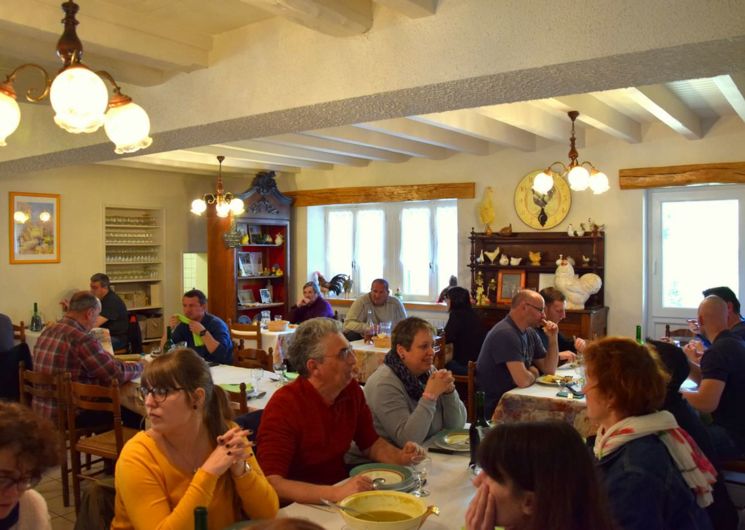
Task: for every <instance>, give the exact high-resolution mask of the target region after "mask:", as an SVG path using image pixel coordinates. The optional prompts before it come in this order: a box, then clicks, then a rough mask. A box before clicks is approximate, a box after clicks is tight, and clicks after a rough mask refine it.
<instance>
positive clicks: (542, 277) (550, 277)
mask: <svg viewBox="0 0 745 530" xmlns="http://www.w3.org/2000/svg"><path fill="white" fill-rule="evenodd" d="M555 281H556V274H554V273H553V272H542V273H540V274H539V275H538V290H539V291H542V290H543V289H545V288H546V287H554V282H555Z"/></svg>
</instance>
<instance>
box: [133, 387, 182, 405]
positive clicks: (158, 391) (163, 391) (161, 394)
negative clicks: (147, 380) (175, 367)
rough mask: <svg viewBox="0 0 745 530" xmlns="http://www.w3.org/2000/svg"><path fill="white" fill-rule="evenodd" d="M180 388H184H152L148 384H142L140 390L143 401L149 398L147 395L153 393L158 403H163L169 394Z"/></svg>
mask: <svg viewBox="0 0 745 530" xmlns="http://www.w3.org/2000/svg"><path fill="white" fill-rule="evenodd" d="M179 390H183V388H180V387H177V388H150V387H147V386H141V387H140V389H139V392H140V396H141V397H142V401H145V400H146V399H147V395H148V394H151V395H152V396H153V400H155V402H156V403H162V402H163V401H164V400H165V399H166V398H167V397H168V394H170V393H171V392H178V391H179Z"/></svg>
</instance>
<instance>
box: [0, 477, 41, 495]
mask: <svg viewBox="0 0 745 530" xmlns="http://www.w3.org/2000/svg"><path fill="white" fill-rule="evenodd" d="M40 481H41V477H38V476H33V477H21V478H13V477H9V476H3V475H0V491H5V490H7V489H10V488H12V487H13V486H15V488H16V490H17V491H18V493H23V492H24V491H26V490H30V489H31V488H33V487H35V486H36V485H37V484H38V483H39V482H40Z"/></svg>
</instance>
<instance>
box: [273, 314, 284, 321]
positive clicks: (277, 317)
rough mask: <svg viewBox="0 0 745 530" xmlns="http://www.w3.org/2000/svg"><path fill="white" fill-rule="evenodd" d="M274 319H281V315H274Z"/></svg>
mask: <svg viewBox="0 0 745 530" xmlns="http://www.w3.org/2000/svg"><path fill="white" fill-rule="evenodd" d="M274 320H282V315H274Z"/></svg>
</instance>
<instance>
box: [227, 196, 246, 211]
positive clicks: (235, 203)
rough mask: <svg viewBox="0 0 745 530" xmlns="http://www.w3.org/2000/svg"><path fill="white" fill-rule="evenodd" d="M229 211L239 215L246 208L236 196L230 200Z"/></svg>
mask: <svg viewBox="0 0 745 530" xmlns="http://www.w3.org/2000/svg"><path fill="white" fill-rule="evenodd" d="M230 211H231V212H233V215H240V214H242V213H243V212H245V211H246V209H245V208H244V207H243V201H242V200H241V199H238V198H237V197H236V198H235V199H233V200H232V201H230Z"/></svg>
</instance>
